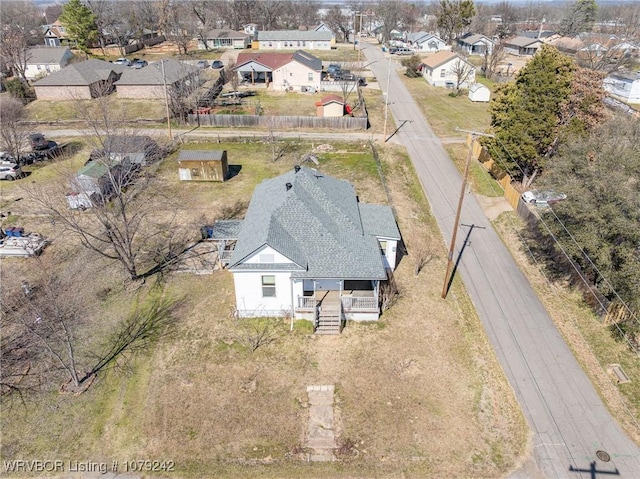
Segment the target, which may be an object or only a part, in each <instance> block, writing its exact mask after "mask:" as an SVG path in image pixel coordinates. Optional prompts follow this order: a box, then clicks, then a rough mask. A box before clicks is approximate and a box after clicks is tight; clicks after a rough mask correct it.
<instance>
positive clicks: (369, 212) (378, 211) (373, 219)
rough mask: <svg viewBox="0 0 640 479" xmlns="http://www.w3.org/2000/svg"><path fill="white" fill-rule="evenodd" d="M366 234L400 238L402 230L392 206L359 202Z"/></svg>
mask: <svg viewBox="0 0 640 479" xmlns="http://www.w3.org/2000/svg"><path fill="white" fill-rule="evenodd" d="M358 206H359V207H360V218H361V219H362V228H363V229H364V232H365V234H369V235H373V236H379V237H384V238H389V239H395V240H398V241H399V240H400V231H399V230H398V225H397V224H396V219H395V218H394V217H393V213H392V212H391V208H389V207H388V206H384V205H368V204H366V203H358Z"/></svg>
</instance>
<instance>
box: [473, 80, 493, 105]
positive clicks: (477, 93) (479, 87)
mask: <svg viewBox="0 0 640 479" xmlns="http://www.w3.org/2000/svg"><path fill="white" fill-rule="evenodd" d="M490 99H491V90H489V89H488V88H487V87H486V86H484V85H483V84H482V83H474V84H473V85H471V86H470V87H469V100H471V101H473V102H488V101H489V100H490Z"/></svg>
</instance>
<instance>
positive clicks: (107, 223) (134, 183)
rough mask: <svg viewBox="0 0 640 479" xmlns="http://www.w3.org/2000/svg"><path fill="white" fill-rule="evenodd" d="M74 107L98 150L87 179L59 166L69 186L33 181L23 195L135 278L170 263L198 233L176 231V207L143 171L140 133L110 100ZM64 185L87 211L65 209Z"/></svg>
mask: <svg viewBox="0 0 640 479" xmlns="http://www.w3.org/2000/svg"><path fill="white" fill-rule="evenodd" d="M74 101H75V102H76V103H75V105H76V108H77V115H78V118H79V119H81V120H83V121H84V122H85V123H86V125H87V126H88V127H89V128H91V129H92V130H93V132H94V133H93V135H90V136H87V137H86V140H87V141H88V142H89V143H90V145H91V146H93V147H94V150H95V152H96V153H95V154H94V155H93V156H92V158H91V159H90V160H91V162H92V163H93V164H94V168H93V169H92V173H91V175H92V176H87V175H84V176H78V175H77V174H76V173H75V172H73V171H70V170H68V169H67V170H64V169H63V166H64V165H62V164H60V169H61V170H62V171H61V175H62V176H63V177H65V178H67V182H66V184H65V182H60V183H59V184H56V185H51V186H49V187H48V189H47V190H44V189H43V187H41V186H40V185H39V184H37V183H36V184H28V185H24V186H23V191H24V193H25V195H28V196H29V198H31V199H32V200H33V201H34V203H35V204H37V205H38V206H39V207H40V208H41V210H42V211H43V212H44V213H46V214H49V215H51V216H52V217H53V219H54V220H55V221H56V222H58V223H59V224H61V225H62V226H63V227H64V228H65V229H66V231H67V232H68V233H70V234H72V235H73V236H75V237H77V238H78V239H79V240H80V243H81V244H82V246H84V247H85V248H87V249H89V250H90V251H93V252H95V253H97V254H99V255H101V256H103V257H104V258H107V259H110V260H113V261H117V262H119V263H120V264H121V265H122V267H123V268H124V270H125V271H126V272H127V274H128V275H129V277H130V278H131V279H132V280H140V279H144V278H146V277H148V276H150V275H153V274H155V273H157V272H159V271H162V270H163V269H165V268H167V267H170V266H172V265H174V264H175V263H176V262H177V261H178V260H179V258H180V255H181V254H182V253H183V252H184V251H185V250H186V249H187V248H188V247H189V246H190V245H191V244H192V243H193V242H194V239H195V237H196V236H197V231H195V230H194V231H191V230H189V229H185V228H178V227H177V223H178V217H179V211H180V208H179V205H177V204H176V203H175V200H174V199H173V198H171V196H170V195H169V194H167V193H166V191H165V190H164V188H162V187H161V186H160V185H158V184H156V183H155V182H154V181H153V177H152V176H151V175H148V174H144V171H141V168H142V167H143V165H144V162H145V161H149V159H147V155H146V154H145V153H144V150H143V151H140V149H139V146H138V145H137V144H138V143H139V142H140V141H141V140H140V138H141V135H139V134H137V132H136V131H135V130H133V129H131V128H127V127H126V126H123V125H126V122H125V121H124V119H123V117H122V115H123V111H122V110H120V111H118V109H117V107H116V106H115V105H113V103H112V102H111V101H110V98H108V97H100V98H97V99H95V100H90V101H86V100H85V101H82V100H74ZM114 139H115V140H114ZM114 145H117V146H114ZM152 146H153V145H152ZM134 151H135V152H140V153H141V155H140V154H135V153H134ZM158 154H159V155H161V154H162V149H159V153H158ZM69 187H70V188H71V190H72V191H75V192H76V193H77V194H80V195H86V196H88V197H90V198H91V204H90V205H89V206H90V208H88V209H87V211H84V212H83V211H80V210H79V209H74V208H70V207H69V206H70V205H69V204H67V202H66V200H65V196H66V195H67V194H68V192H69ZM72 206H73V205H72ZM76 206H77V205H76Z"/></svg>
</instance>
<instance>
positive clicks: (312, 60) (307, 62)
mask: <svg viewBox="0 0 640 479" xmlns="http://www.w3.org/2000/svg"><path fill="white" fill-rule="evenodd" d="M293 59H294V60H295V61H297V62H298V63H302V64H303V65H304V66H306V67H308V68H311V69H312V70H315V71H320V70H322V60H320V59H319V58H318V57H315V56H313V55H312V54H311V53H307V52H305V51H304V50H298V51H296V52H295V53H294V54H293Z"/></svg>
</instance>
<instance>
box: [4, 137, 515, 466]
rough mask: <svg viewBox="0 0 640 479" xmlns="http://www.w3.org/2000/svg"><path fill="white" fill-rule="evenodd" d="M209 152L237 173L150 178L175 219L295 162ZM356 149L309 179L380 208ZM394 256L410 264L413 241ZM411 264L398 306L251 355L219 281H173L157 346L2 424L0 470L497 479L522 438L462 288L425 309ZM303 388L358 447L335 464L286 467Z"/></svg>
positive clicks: (389, 171) (405, 190)
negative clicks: (177, 309) (318, 391)
mask: <svg viewBox="0 0 640 479" xmlns="http://www.w3.org/2000/svg"><path fill="white" fill-rule="evenodd" d="M188 146H189V147H193V148H201V147H205V146H207V145H188ZM222 146H224V147H225V148H226V149H228V151H229V162H230V163H231V164H241V165H242V170H241V172H240V174H239V175H238V176H237V177H235V178H233V179H232V180H231V181H229V182H228V183H225V184H219V183H202V184H196V183H193V184H188V183H180V182H179V181H178V178H177V172H176V170H175V163H174V162H173V161H172V160H171V159H168V160H166V161H165V162H164V163H163V164H162V165H161V167H160V168H159V169H158V171H157V173H156V178H155V180H157V182H158V183H159V184H161V185H162V186H163V187H164V188H165V189H166V190H167V192H169V193H171V194H172V195H174V196H175V197H176V199H178V200H179V202H180V203H181V204H183V205H184V213H185V218H189V220H188V221H191V220H192V219H193V218H196V217H197V216H198V215H205V216H206V215H210V217H215V216H216V213H215V212H216V211H219V209H220V208H221V207H222V205H224V204H227V203H230V202H233V201H236V200H237V199H243V198H244V199H246V198H247V195H248V194H250V192H251V191H252V190H253V188H254V187H255V184H256V183H257V182H259V181H260V180H262V179H263V178H266V177H271V176H274V175H276V174H279V173H281V172H282V171H284V170H285V169H288V168H290V167H292V166H293V164H294V163H295V161H296V159H297V158H295V157H291V158H289V159H287V160H286V161H282V162H277V163H273V162H270V160H269V157H268V147H267V146H266V145H263V144H235V145H234V144H224V145H222ZM367 148H368V147H367V145H358V144H338V145H336V149H337V152H334V153H332V154H329V155H323V156H321V161H322V163H321V165H320V168H321V169H322V171H324V172H326V173H328V174H333V175H336V176H339V177H341V178H345V179H348V180H349V181H352V182H353V183H354V185H355V187H356V191H357V193H358V194H359V196H360V198H361V199H362V201H367V202H384V201H385V196H384V192H383V191H382V188H381V184H380V181H379V179H378V178H377V176H376V169H375V164H373V162H372V160H371V157H370V154H369V150H368V149H367ZM381 161H382V166H383V170H384V171H385V178H386V180H387V181H388V187H389V192H390V195H391V198H392V200H393V204H394V206H395V207H396V209H397V211H398V212H399V217H398V222H399V226H400V228H401V230H403V229H405V228H409V227H410V225H414V226H418V227H419V228H418V230H419V231H421V233H422V234H423V235H424V236H425V238H426V237H428V236H431V235H434V234H435V235H436V238H435V239H433V241H434V243H435V244H441V243H442V242H441V241H440V238H439V237H437V233H435V232H436V231H437V229H436V227H435V224H434V221H433V219H432V218H431V217H430V216H429V214H428V205H427V204H426V200H425V198H424V195H423V194H422V191H421V188H420V185H419V183H418V181H417V179H416V177H415V174H414V172H413V168H412V167H411V165H410V162H409V160H408V158H407V156H406V154H405V153H404V151H403V150H401V149H399V148H397V147H388V148H387V149H385V150H382V151H381ZM185 221H187V219H185ZM61 245H62V244H61ZM58 247H59V246H58V245H57V244H54V245H53V246H52V247H51V251H47V252H46V253H45V254H46V255H49V254H53V253H54V252H55V251H56V250H57V248H58ZM407 247H408V251H409V255H411V248H412V244H408V245H407ZM68 251H69V252H71V251H73V249H69V250H68ZM65 257H66V256H65ZM410 259H411V258H410V256H409V257H408V258H404V259H403V261H402V262H401V264H400V266H399V268H398V270H397V272H396V280H397V282H398V284H399V286H400V289H401V291H402V297H401V299H400V301H399V302H398V303H397V304H396V305H395V306H394V307H392V308H391V309H390V310H389V311H388V312H387V313H386V314H385V315H384V316H383V317H382V319H381V321H379V322H377V323H373V324H360V325H354V324H350V325H349V326H348V327H347V328H346V329H345V330H344V333H343V334H342V335H340V336H337V337H316V336H312V335H309V334H308V329H305V327H304V326H305V323H304V322H301V323H299V324H296V328H295V329H294V331H293V333H289V332H288V327H287V326H288V323H285V322H283V323H282V330H281V333H280V336H279V339H278V340H277V341H276V342H275V343H273V344H271V345H269V346H265V347H264V348H260V349H258V350H257V351H256V352H254V353H253V354H251V353H249V352H248V351H247V350H246V349H244V348H243V347H242V346H241V345H240V344H239V343H238V342H237V341H234V340H233V335H232V334H230V332H231V330H232V329H233V327H234V321H233V319H232V317H231V312H232V310H233V306H234V290H233V280H232V277H231V275H230V273H228V272H227V271H219V272H216V273H215V274H213V275H210V276H193V275H172V276H170V277H168V278H166V285H165V287H166V291H167V294H172V295H175V296H180V297H185V299H186V306H185V307H184V308H183V309H182V311H181V315H180V321H179V323H178V324H177V325H176V327H175V329H174V330H173V331H172V333H171V335H170V337H167V338H166V339H165V340H163V341H162V342H161V343H160V344H158V345H157V346H156V347H155V348H153V349H152V350H150V351H148V352H147V353H145V354H143V355H141V356H139V357H138V358H137V360H136V362H135V364H134V365H133V367H132V368H130V369H129V370H128V372H127V373H123V372H114V373H113V374H110V375H108V376H106V377H101V378H99V381H98V382H97V383H95V385H94V386H93V387H92V388H91V389H90V390H89V391H88V392H86V393H85V394H83V395H82V396H80V397H77V398H71V397H67V396H58V395H57V393H54V394H44V395H39V396H35V397H34V398H33V402H30V404H29V406H28V409H27V410H26V411H24V410H19V411H18V412H17V413H16V414H15V415H13V416H12V417H7V415H3V418H2V426H3V434H4V438H3V439H4V442H5V443H7V444H11V446H10V447H8V448H4V450H3V452H4V459H10V458H18V457H19V458H31V457H33V458H36V457H45V456H46V457H61V458H65V459H67V458H68V459H76V458H91V459H93V460H109V461H110V460H111V459H119V460H121V461H122V460H124V459H125V458H128V459H140V458H149V459H157V460H174V461H176V465H177V468H178V470H177V472H176V473H173V474H171V477H255V476H257V475H260V476H263V477H294V476H295V477H319V476H321V477H354V476H359V477H362V476H366V477H374V476H375V477H395V476H398V475H404V476H405V477H420V478H423V477H433V478H452V477H495V476H499V475H501V474H504V473H505V472H506V471H508V470H509V469H511V468H512V467H514V465H515V464H516V462H517V460H518V457H519V456H520V455H521V454H522V453H523V452H524V448H525V443H526V441H527V428H526V424H525V422H524V420H523V417H522V415H521V412H520V410H519V408H518V405H517V403H516V401H515V398H514V395H513V392H512V390H511V389H510V387H509V385H508V383H507V381H506V379H505V378H504V375H503V374H502V370H501V369H500V366H499V365H498V363H497V361H496V358H495V356H494V353H493V351H492V349H491V347H490V345H489V344H488V342H487V339H486V337H485V334H484V331H483V329H482V326H481V323H480V322H479V320H478V318H477V316H476V314H475V312H474V310H473V307H472V305H471V303H470V301H469V299H468V298H467V296H466V294H465V293H464V291H463V288H462V286H461V284H459V283H458V282H457V281H455V282H454V286H453V289H452V292H451V294H450V295H449V298H448V299H447V300H446V301H444V300H442V299H441V298H440V288H441V278H442V277H443V274H444V266H445V252H444V250H443V249H442V247H440V248H439V249H438V250H437V251H436V257H435V258H434V259H433V260H432V261H430V262H429V263H427V265H426V266H425V267H424V268H423V270H422V272H421V273H420V275H419V276H418V277H416V276H414V274H413V266H412V263H411V261H410ZM72 260H73V256H70V257H68V258H67V259H66V261H72ZM83 261H85V262H86V261H87V259H86V258H83ZM88 264H93V263H90V262H89V263H88ZM95 265H96V266H95V268H99V270H100V271H102V275H101V277H103V281H102V282H103V283H104V282H106V283H107V284H108V283H112V284H114V285H116V284H119V282H121V277H120V275H119V274H118V273H117V271H116V270H115V269H114V267H113V266H111V267H109V266H106V265H104V263H103V262H98V263H95ZM91 271H96V269H93V270H91ZM92 274H95V272H93V273H92ZM100 287H101V288H103V287H104V284H101V285H100ZM85 289H86V290H85ZM93 289H94V286H93V285H92V283H91V281H86V285H85V287H84V289H83V290H82V291H81V292H79V294H86V295H87V298H90V297H91V295H95V292H92V291H93ZM131 301H132V298H131V296H130V294H129V292H128V291H127V290H126V289H124V288H115V292H114V294H113V296H110V297H109V298H108V300H107V301H106V302H104V303H102V304H101V308H103V309H102V312H103V313H105V314H106V313H107V312H112V313H110V314H113V315H115V314H116V313H117V312H121V311H123V310H126V309H127V307H128V305H130V304H131ZM96 319H98V318H96ZM310 384H335V385H336V410H337V425H336V429H337V434H338V441H339V442H340V443H345V444H346V443H348V444H350V445H351V446H352V447H351V448H350V450H351V451H353V450H354V449H355V450H357V453H354V454H353V455H350V456H349V457H348V458H345V460H344V461H343V462H337V463H328V464H308V463H306V462H302V461H300V460H299V459H297V458H296V456H295V453H297V452H298V451H300V449H301V447H302V446H304V440H305V438H304V434H305V431H306V427H307V419H308V410H307V408H308V405H307V403H306V401H307V397H306V386H307V385H310ZM167 476H169V474H167Z"/></svg>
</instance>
